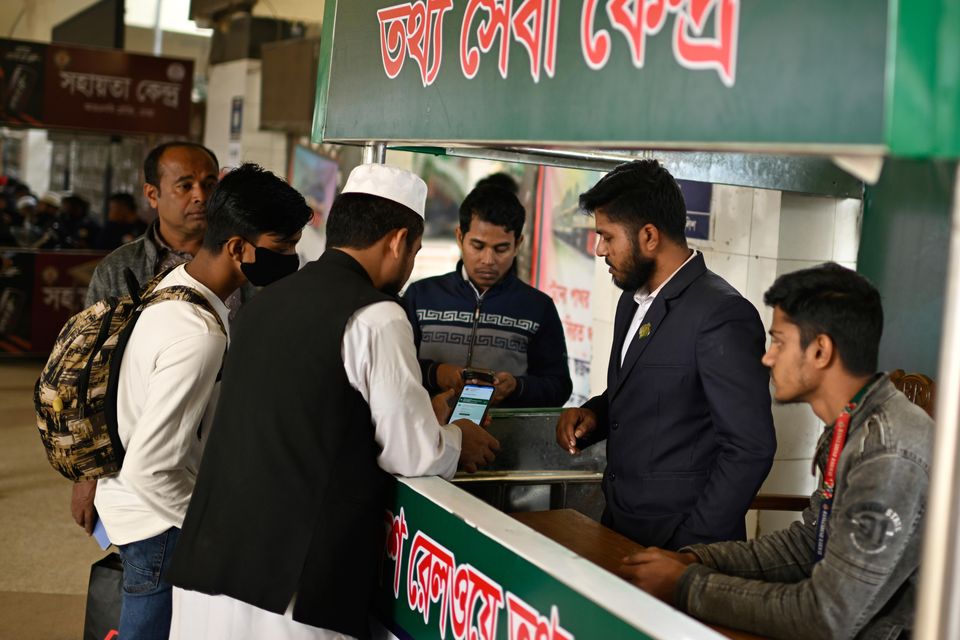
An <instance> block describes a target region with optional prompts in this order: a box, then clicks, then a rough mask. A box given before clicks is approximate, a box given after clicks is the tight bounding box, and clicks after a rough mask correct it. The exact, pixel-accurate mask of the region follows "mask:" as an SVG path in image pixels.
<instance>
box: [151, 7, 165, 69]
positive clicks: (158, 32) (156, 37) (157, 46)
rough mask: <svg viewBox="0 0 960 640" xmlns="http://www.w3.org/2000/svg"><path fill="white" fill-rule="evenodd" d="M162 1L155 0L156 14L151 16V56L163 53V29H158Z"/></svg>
mask: <svg viewBox="0 0 960 640" xmlns="http://www.w3.org/2000/svg"><path fill="white" fill-rule="evenodd" d="M162 7H163V0H157V12H156V13H155V14H154V15H153V55H155V56H158V55H160V54H161V53H163V29H162V28H161V27H160V10H161V8H162Z"/></svg>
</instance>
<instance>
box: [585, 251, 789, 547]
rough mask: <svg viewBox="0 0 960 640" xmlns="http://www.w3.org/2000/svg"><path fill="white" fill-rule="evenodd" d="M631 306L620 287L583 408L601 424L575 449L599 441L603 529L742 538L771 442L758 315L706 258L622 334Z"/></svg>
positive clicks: (688, 538) (666, 542)
mask: <svg viewBox="0 0 960 640" xmlns="http://www.w3.org/2000/svg"><path fill="white" fill-rule="evenodd" d="M636 309H637V304H636V302H635V301H634V299H633V292H625V293H624V294H623V295H622V296H621V297H620V303H619V305H618V306H617V314H616V319H615V324H614V340H613V350H612V352H611V354H610V364H609V367H608V371H607V389H606V391H604V392H603V394H602V395H599V396H597V397H594V398H591V399H590V400H589V401H588V402H587V403H586V404H585V405H584V406H585V407H586V408H589V409H592V410H593V411H595V412H596V414H597V417H598V420H599V425H598V429H597V430H596V431H595V432H594V433H593V434H590V437H589V438H588V440H587V441H585V442H584V443H583V444H584V445H585V446H589V444H592V443H594V442H598V441H600V440H603V439H606V440H607V469H606V472H605V473H604V478H603V489H604V494H605V496H606V500H607V504H606V510H605V512H604V515H603V521H604V524H606V525H607V526H609V527H611V528H613V529H614V530H616V531H619V532H620V533H622V534H624V535H626V536H627V537H629V538H632V539H633V540H636V541H637V542H639V543H641V544H644V545H649V546H658V547H663V548H668V549H677V548H680V547H682V546H684V545H688V544H692V543H696V542H715V541H719V540H742V539H744V537H745V527H744V515H745V514H746V511H747V508H748V507H749V505H750V501H751V500H752V498H753V496H754V495H755V494H756V492H757V490H758V489H759V488H760V485H761V483H762V482H763V480H764V478H766V476H767V473H768V472H769V470H770V466H771V464H772V461H773V455H774V452H775V451H776V446H777V445H776V436H775V434H774V428H773V417H772V415H771V412H770V389H769V380H770V378H769V374H768V372H767V369H766V368H765V367H764V366H763V365H762V364H761V363H760V358H761V357H762V355H763V352H764V345H765V339H764V332H763V325H762V323H761V322H760V316H759V314H758V313H757V310H756V309H755V308H754V307H753V305H752V304H751V303H750V302H749V301H747V300H746V299H745V298H743V297H742V296H741V295H740V294H739V293H738V292H737V291H736V290H735V289H734V288H733V287H731V286H730V285H729V284H728V283H727V282H726V281H725V280H724V279H723V278H721V277H719V276H718V275H716V274H715V273H713V272H711V271H708V270H707V267H706V264H705V263H704V260H703V255H697V256H696V257H695V258H694V259H693V260H691V261H690V262H689V263H688V264H687V265H685V266H684V267H683V268H682V269H681V270H680V271H679V272H677V274H676V275H674V277H673V278H672V279H671V280H670V281H669V282H668V283H667V284H666V286H665V287H664V288H663V290H662V291H661V292H660V293H659V294H658V295H657V297H656V298H655V299H654V302H653V304H652V305H651V306H650V309H649V310H648V311H647V314H646V316H644V319H643V323H642V324H641V329H642V328H643V327H644V325H647V324H649V325H650V326H649V329H648V331H645V330H641V331H638V332H637V333H636V334H634V335H632V336H629V337H628V336H626V332H627V330H628V328H629V326H630V321H631V319H632V318H633V314H634V312H635V311H636ZM641 334H646V335H645V336H644V337H641ZM626 339H629V340H631V341H632V344H631V345H630V348H629V351H628V352H627V357H626V358H625V359H624V362H623V366H620V353H621V350H622V347H623V343H624V340H626Z"/></svg>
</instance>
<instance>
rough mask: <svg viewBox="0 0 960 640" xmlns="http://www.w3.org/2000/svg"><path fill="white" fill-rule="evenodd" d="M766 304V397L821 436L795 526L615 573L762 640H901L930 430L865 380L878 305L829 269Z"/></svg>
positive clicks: (879, 319)
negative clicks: (806, 501) (770, 389)
mask: <svg viewBox="0 0 960 640" xmlns="http://www.w3.org/2000/svg"><path fill="white" fill-rule="evenodd" d="M764 301H765V302H766V303H767V304H768V305H769V306H772V307H773V309H774V316H773V325H772V327H771V329H770V336H771V342H770V348H769V349H768V350H767V353H766V354H765V355H764V357H763V363H764V364H765V365H766V366H767V367H769V368H770V376H771V379H772V381H773V386H774V387H775V389H776V393H775V396H774V397H775V398H776V400H777V401H779V402H784V403H788V402H805V403H807V404H809V405H810V406H811V408H812V409H813V411H814V413H815V414H816V415H817V417H819V418H820V419H821V420H823V422H824V423H825V424H826V425H827V427H826V428H825V430H824V432H823V434H822V436H821V437H820V441H819V442H818V444H817V450H816V456H815V462H816V465H817V468H818V470H819V471H820V477H821V481H820V486H819V487H818V489H817V490H816V491H815V492H814V493H813V495H812V496H811V497H810V505H809V506H808V507H807V509H806V510H805V511H804V512H803V520H802V522H795V523H794V524H793V525H791V526H790V527H789V528H787V529H784V530H782V531H777V532H775V533H772V534H770V535H766V536H762V537H760V538H757V539H755V540H751V541H748V542H720V543H715V544H708V545H692V546H690V547H686V548H684V549H681V550H680V551H679V552H669V551H664V550H661V549H655V548H652V547H650V548H647V549H646V550H645V551H642V552H640V553H636V554H634V555H632V556H629V557H627V558H625V559H624V561H623V566H622V567H621V573H622V574H623V576H624V577H626V578H627V579H628V580H630V581H631V582H633V583H634V584H635V585H637V586H638V587H640V588H641V589H644V590H645V591H648V592H650V593H651V594H653V595H655V596H657V597H658V598H660V599H662V600H664V601H666V602H668V603H670V604H673V605H674V606H676V607H677V608H679V609H681V610H683V611H685V612H687V613H689V614H691V615H693V616H695V617H697V618H700V619H701V620H704V621H707V622H711V623H715V624H719V625H724V626H728V627H735V628H739V629H744V630H746V631H750V632H753V633H758V634H761V635H763V636H768V637H773V638H852V637H858V638H899V637H905V636H909V634H910V630H911V629H912V628H913V616H914V605H915V600H916V594H917V574H918V568H919V563H920V545H921V541H922V530H923V514H924V510H925V505H926V500H927V492H928V490H929V482H930V476H929V473H930V469H929V466H930V456H931V443H932V438H933V421H932V420H931V419H930V417H929V416H927V414H926V413H924V411H923V410H922V409H920V408H919V407H917V406H916V405H914V404H912V403H911V402H910V401H909V400H908V399H907V398H906V396H904V395H903V394H902V393H900V392H899V391H897V389H896V388H894V386H893V384H892V383H891V382H890V379H889V378H888V377H887V375H886V374H884V373H874V372H875V371H876V368H877V352H878V347H879V343H880V334H881V331H882V328H883V310H882V307H881V304H880V295H879V293H878V292H877V290H876V289H875V288H874V287H873V286H872V285H871V284H870V283H869V282H868V281H867V280H866V279H865V278H863V277H862V276H860V275H859V274H857V273H856V272H854V271H850V270H848V269H844V268H843V267H840V266H838V265H836V264H832V263H828V264H824V265H820V266H818V267H814V268H811V269H805V270H802V271H797V272H794V273H789V274H785V275H783V276H781V277H780V278H778V279H777V281H776V282H774V284H773V286H772V287H771V288H770V290H769V291H767V293H766V295H765V297H764Z"/></svg>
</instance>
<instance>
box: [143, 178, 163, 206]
mask: <svg viewBox="0 0 960 640" xmlns="http://www.w3.org/2000/svg"><path fill="white" fill-rule="evenodd" d="M143 197H144V198H146V199H147V202H149V203H150V206H151V207H152V208H154V209H156V208H157V200H158V199H159V198H160V189H159V188H157V187H155V186H153V185H152V184H150V183H147V182H145V183H144V184H143Z"/></svg>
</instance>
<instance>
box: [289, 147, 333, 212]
mask: <svg viewBox="0 0 960 640" xmlns="http://www.w3.org/2000/svg"><path fill="white" fill-rule="evenodd" d="M339 170H340V168H339V165H338V164H337V162H336V160H333V159H331V158H328V157H326V156H324V155H322V154H319V153H317V152H316V151H313V150H312V149H310V148H309V147H304V146H302V145H297V146H296V147H295V148H294V150H293V171H292V172H291V175H290V185H291V186H292V187H293V188H294V189H296V190H297V191H299V192H300V193H301V194H302V195H303V197H304V199H305V200H306V201H307V205H309V207H310V208H311V209H313V217H312V218H311V219H310V225H311V226H312V227H314V228H315V229H319V230H323V228H324V225H325V224H326V222H327V214H328V213H329V212H330V206H331V205H332V204H333V199H334V198H335V197H336V196H337V176H338V174H339Z"/></svg>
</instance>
